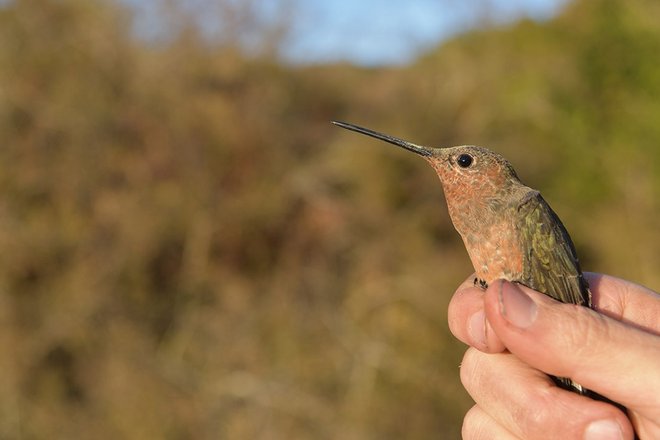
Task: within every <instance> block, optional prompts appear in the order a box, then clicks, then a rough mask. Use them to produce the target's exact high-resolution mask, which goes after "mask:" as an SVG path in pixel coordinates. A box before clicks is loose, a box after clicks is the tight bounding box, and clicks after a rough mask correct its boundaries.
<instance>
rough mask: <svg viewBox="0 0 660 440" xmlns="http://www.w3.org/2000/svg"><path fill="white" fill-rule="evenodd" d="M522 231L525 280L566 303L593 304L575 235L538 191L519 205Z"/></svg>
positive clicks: (519, 227) (527, 283)
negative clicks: (574, 244)
mask: <svg viewBox="0 0 660 440" xmlns="http://www.w3.org/2000/svg"><path fill="white" fill-rule="evenodd" d="M516 218H518V219H519V220H518V222H519V224H518V231H519V234H520V237H521V240H522V243H523V249H527V252H526V253H525V255H524V256H523V276H522V280H520V281H521V282H522V284H524V285H526V286H528V287H531V288H532V289H534V290H538V291H539V292H542V293H545V294H546V295H548V296H550V297H552V298H554V299H556V300H559V301H561V302H565V303H573V304H580V305H584V306H588V307H591V293H590V292H589V285H588V283H587V281H586V280H585V279H584V277H583V276H582V272H581V270H580V264H579V262H578V258H577V254H576V252H575V247H574V246H573V242H572V240H571V237H570V236H569V235H568V232H567V231H566V228H564V225H563V224H562V222H561V220H559V217H558V216H557V214H555V212H554V211H553V210H552V208H550V205H548V203H547V202H546V201H545V200H543V197H541V194H539V193H538V192H537V191H534V192H532V193H529V195H528V196H527V197H525V199H524V200H523V202H522V203H521V204H520V205H519V206H518V215H517V216H516Z"/></svg>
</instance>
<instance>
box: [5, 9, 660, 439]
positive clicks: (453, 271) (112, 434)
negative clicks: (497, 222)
mask: <svg viewBox="0 0 660 440" xmlns="http://www.w3.org/2000/svg"><path fill="white" fill-rule="evenodd" d="M184 3H185V2H177V1H170V2H168V5H169V9H168V10H169V11H170V12H171V16H170V18H171V20H172V23H175V24H176V26H172V28H171V32H169V33H168V38H161V39H157V40H154V41H146V40H145V39H141V38H139V37H136V36H135V35H134V32H132V28H131V26H132V24H131V23H132V19H133V18H132V17H133V12H132V10H131V9H129V8H128V7H127V6H125V5H122V4H119V3H117V2H113V1H109V0H107V1H102V0H93V1H92V0H14V1H11V0H9V1H3V2H1V3H0V139H1V142H0V190H1V192H0V194H1V195H2V196H1V197H0V249H1V252H0V260H1V261H0V263H1V264H0V326H1V329H0V371H2V374H0V390H2V392H0V438H7V439H14V438H15V439H19V438H21V439H33V438H34V439H36V438H94V439H102V438H132V439H142V438H167V439H187V438H195V439H206V438H208V439H212V438H228V439H252V438H263V439H283V438H287V439H288V438H296V439H298V438H310V439H312V438H313V439H339V438H341V439H371V438H373V439H375V438H378V439H390V438H392V439H393V438H419V439H422V438H458V437H459V436H460V426H461V420H462V417H463V414H464V413H465V411H466V410H467V409H468V408H469V407H470V405H471V402H470V399H469V397H468V396H467V395H466V393H465V392H464V391H463V390H462V388H461V386H460V383H459V381H458V368H459V363H460V360H461V356H462V353H463V351H464V348H465V347H464V346H463V345H462V344H460V343H459V342H457V341H456V340H454V339H453V337H452V336H451V335H450V333H449V331H448V328H447V324H446V307H447V303H448V301H449V298H450V296H451V294H452V293H453V291H454V288H455V287H456V286H457V285H458V284H459V283H460V282H461V281H462V280H463V279H465V278H466V277H467V276H468V275H469V274H470V273H471V271H472V269H471V267H470V264H469V261H468V258H467V255H466V253H465V251H464V249H463V246H462V243H461V241H460V239H459V237H458V235H457V234H456V233H455V232H454V230H453V228H452V226H451V224H450V221H449V218H448V215H447V212H446V208H445V206H444V202H443V199H442V191H441V189H440V185H439V182H438V181H437V179H436V177H435V175H434V173H433V172H432V170H431V169H430V168H429V167H428V166H427V165H426V164H425V163H424V162H423V161H421V160H419V158H416V157H413V156H412V155H408V154H406V153H404V152H402V151H399V150H396V149H395V148H393V147H389V146H386V145H385V144H379V143H377V142H376V141H373V140H368V139H366V138H363V137H360V136H357V135H353V134H349V133H346V132H344V131H342V130H340V129H337V128H335V127H333V126H331V125H330V124H329V120H331V119H343V120H348V121H352V122H356V123H359V124H362V125H366V126H369V127H372V128H374V129H378V130H381V131H386V132H388V133H391V134H393V135H397V136H401V137H404V138H407V139H410V140H412V141H414V142H417V143H422V144H428V145H435V146H441V145H443V146H448V145H457V144H478V145H485V146H489V147H491V148H493V149H495V150H497V151H500V152H501V153H503V154H504V155H506V156H507V157H509V158H510V159H511V161H512V162H513V164H514V166H515V167H516V168H517V170H518V172H519V175H520V176H521V178H522V179H523V180H524V181H525V182H526V183H528V184H529V185H530V186H533V187H535V188H538V189H540V190H541V191H542V192H543V194H544V195H545V197H546V199H548V201H549V202H550V203H551V205H552V206H553V207H554V208H555V210H556V211H557V212H558V213H559V214H560V216H561V217H562V218H563V220H564V222H565V224H566V225H567V227H568V229H569V231H571V233H572V235H573V237H574V239H575V242H576V245H577V248H578V253H579V254H580V255H581V259H582V261H583V266H584V268H585V269H586V270H591V271H601V272H608V273H612V274H614V275H618V276H621V277H625V278H628V279H631V280H634V281H637V282H639V283H642V284H646V285H648V286H649V287H651V288H654V289H656V290H657V289H659V288H660V270H659V268H660V247H659V245H660V230H659V228H658V220H657V219H658V216H660V147H659V146H660V64H659V63H658V53H660V22H658V20H657V17H658V16H660V4H659V3H657V2H655V1H653V0H635V1H632V0H581V1H573V2H569V3H568V4H567V5H566V6H565V7H564V9H563V11H562V12H561V13H559V14H558V15H557V16H556V17H554V18H551V19H549V20H547V21H545V22H535V21H530V20H522V21H519V22H516V23H513V24H511V25H507V26H493V27H482V28H479V29H478V30H474V31H470V32H467V33H464V34H462V35H459V36H457V37H455V38H452V39H451V40H449V41H446V42H445V43H443V44H441V45H440V46H439V47H436V48H433V49H431V50H429V51H427V52H426V53H424V54H423V55H422V56H420V57H419V58H417V59H416V60H415V61H413V62H411V63H410V64H407V65H405V66H399V67H380V68H375V67H374V68H364V67H357V66H353V65H350V64H348V63H335V64H322V65H313V66H310V65H308V66H305V65H292V64H290V63H285V62H282V61H281V60H280V59H279V58H278V56H277V49H278V48H277V45H278V44H279V42H280V41H282V39H283V38H284V37H285V35H286V30H287V26H286V22H285V21H282V22H281V23H280V22H278V23H277V26H270V27H268V26H265V27H263V28H260V27H259V26H258V23H257V25H255V23H254V22H251V21H250V20H249V18H250V14H249V11H250V9H249V8H243V9H241V10H242V11H243V12H245V11H247V14H243V15H241V16H240V18H241V20H238V19H237V18H236V16H232V15H231V14H229V15H224V16H220V17H224V18H225V19H226V20H227V23H226V24H231V23H233V24H234V26H233V27H232V26H225V27H224V28H223V29H224V34H223V35H221V36H216V37H214V38H208V36H207V35H205V33H204V32H203V30H201V29H200V25H199V23H198V22H197V21H195V20H194V19H191V18H190V17H189V16H186V14H185V8H182V7H180V6H181V5H183V4H184ZM219 4H221V5H225V6H227V7H228V9H226V11H225V12H227V11H230V10H231V8H229V7H230V6H232V5H233V7H236V5H241V4H243V5H248V6H249V1H247V0H244V1H243V2H230V1H226V2H224V3H219ZM237 10H238V9H234V11H237ZM245 26H253V28H251V30H252V31H255V29H256V31H258V32H252V33H251V34H250V38H251V40H250V41H251V42H252V43H251V44H252V45H251V46H250V48H249V50H247V49H246V48H245V45H244V44H243V43H241V38H243V37H241V35H243V34H242V33H243V32H244V31H245V29H246V27H245ZM254 26H256V27H254ZM255 35H256V37H258V38H257V39H256V40H255V38H256V37H255ZM255 48H256V49H255Z"/></svg>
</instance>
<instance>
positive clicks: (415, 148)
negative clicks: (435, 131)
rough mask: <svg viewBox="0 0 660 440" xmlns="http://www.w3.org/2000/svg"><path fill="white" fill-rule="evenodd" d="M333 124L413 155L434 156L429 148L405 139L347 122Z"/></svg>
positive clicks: (334, 122)
mask: <svg viewBox="0 0 660 440" xmlns="http://www.w3.org/2000/svg"><path fill="white" fill-rule="evenodd" d="M332 123H333V124H335V125H338V126H340V127H341V128H345V129H346V130H351V131H355V132H357V133H362V134H365V135H367V136H371V137H373V138H376V139H380V140H381V141H385V142H389V143H390V144H394V145H397V146H399V147H401V148H405V149H406V150H408V151H412V152H413V153H417V154H419V155H420V156H424V157H429V156H432V155H433V151H432V150H431V149H429V148H426V147H422V146H420V145H415V144H413V143H410V142H408V141H404V140H403V139H399V138H396V137H394V136H390V135H387V134H383V133H378V132H377V131H373V130H369V129H368V128H364V127H360V126H357V125H353V124H349V123H347V122H340V121H332Z"/></svg>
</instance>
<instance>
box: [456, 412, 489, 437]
mask: <svg viewBox="0 0 660 440" xmlns="http://www.w3.org/2000/svg"><path fill="white" fill-rule="evenodd" d="M485 431H486V429H485V424H484V414H483V412H482V411H481V409H480V408H479V407H478V406H477V405H474V406H473V407H472V408H470V410H469V411H468V412H467V414H465V417H464V418H463V426H462V428H461V436H462V438H463V439H464V440H481V439H487V438H489V437H488V435H487V433H486V432H485Z"/></svg>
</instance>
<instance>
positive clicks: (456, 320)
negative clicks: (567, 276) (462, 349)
mask: <svg viewBox="0 0 660 440" xmlns="http://www.w3.org/2000/svg"><path fill="white" fill-rule="evenodd" d="M585 277H586V278H587V280H588V281H589V284H590V289H591V291H592V294H593V302H594V307H595V309H596V310H597V312H596V311H594V310H590V309H588V308H586V307H581V306H576V305H573V304H562V303H560V302H557V301H555V300H553V299H551V298H549V297H547V296H545V295H543V294H540V293H538V292H535V291H533V290H531V289H528V288H527V287H524V286H521V285H519V284H514V283H509V282H506V281H503V280H499V281H497V282H494V283H492V284H491V285H490V286H489V287H488V289H487V290H486V291H485V292H484V291H483V290H481V289H478V288H476V287H474V286H473V282H472V280H473V279H474V276H471V277H469V278H468V280H466V281H465V282H464V283H463V284H462V285H461V286H460V287H459V288H458V290H457V291H456V293H455V294H454V296H453V298H452V300H451V303H450V305H449V311H448V317H449V327H450V329H451V331H452V333H453V334H454V335H455V336H456V337H457V338H458V339H460V340H461V341H463V342H464V343H466V344H468V345H470V346H471V347H470V348H468V350H467V352H466V353H465V356H464V358H463V362H462V364H461V371H460V374H461V381H462V383H463V385H464V386H465V388H466V390H467V391H468V393H469V394H470V396H471V397H472V398H473V399H474V401H475V402H476V404H475V406H474V407H473V408H472V409H471V410H470V411H468V413H467V415H466V416H465V420H464V422H463V438H465V439H557V438H561V439H562V440H569V439H589V440H590V439H632V438H633V436H634V431H635V432H636V433H637V435H638V436H639V438H640V439H642V440H645V439H660V397H659V396H660V295H658V294H657V293H655V292H653V291H651V290H649V289H647V288H645V287H642V286H639V285H636V284H633V283H630V282H628V281H624V280H621V279H618V278H615V277H612V276H608V275H601V274H595V273H585ZM546 373H547V374H552V375H554V376H558V377H571V378H572V379H574V380H575V381H576V382H578V383H580V384H581V385H583V386H585V387H586V388H588V389H591V390H593V391H596V392H598V393H599V394H601V395H603V396H606V397H608V398H610V399H611V400H613V401H615V402H618V403H621V404H622V405H624V406H625V407H627V408H628V415H627V416H626V415H625V414H624V413H623V412H622V411H621V410H619V409H618V408H616V407H615V406H613V405H611V404H608V403H605V402H599V401H595V400H592V399H590V398H588V397H584V396H580V395H578V394H576V393H572V392H569V391H566V390H563V389H561V388H558V387H557V386H556V385H555V384H554V383H553V382H552V380H551V379H550V378H549V377H548V376H547V374H546ZM633 427H634V431H633Z"/></svg>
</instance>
